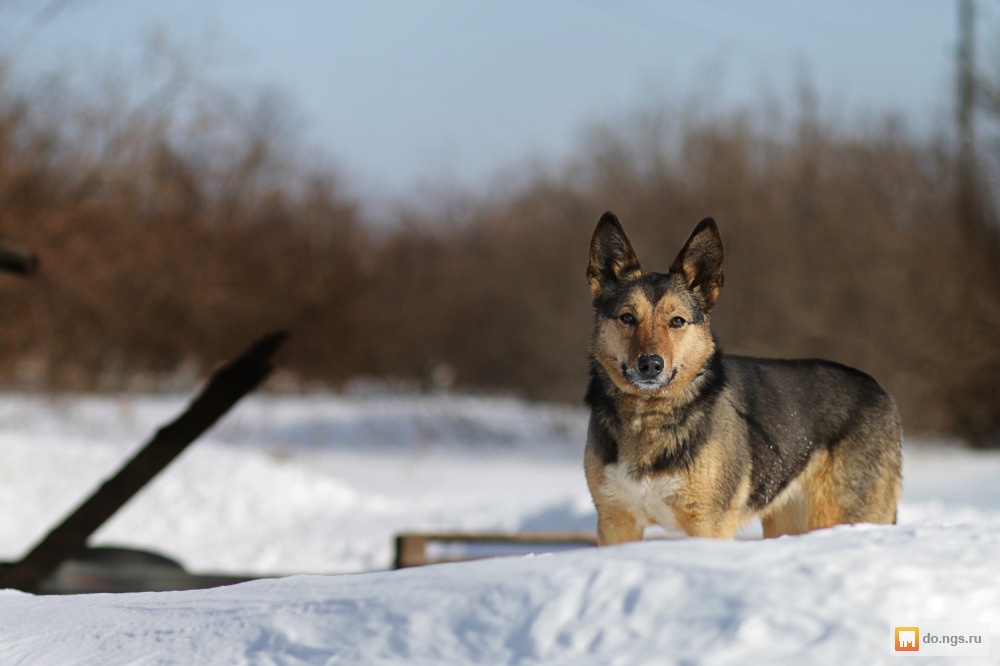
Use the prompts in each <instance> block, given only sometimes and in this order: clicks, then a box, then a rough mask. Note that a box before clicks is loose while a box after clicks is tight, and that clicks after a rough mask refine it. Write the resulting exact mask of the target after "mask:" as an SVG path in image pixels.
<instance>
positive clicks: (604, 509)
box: [597, 504, 644, 546]
mask: <svg viewBox="0 0 1000 666" xmlns="http://www.w3.org/2000/svg"><path fill="white" fill-rule="evenodd" d="M643 530H644V528H643V526H642V525H640V524H639V521H638V520H636V518H635V516H634V515H632V512H631V511H629V510H628V508H627V507H625V506H623V505H621V504H603V505H601V506H598V507H597V544H598V545H599V546H613V545H615V544H616V543H625V542H627V541H642V534H643Z"/></svg>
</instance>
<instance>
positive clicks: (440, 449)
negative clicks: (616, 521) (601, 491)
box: [0, 395, 1000, 664]
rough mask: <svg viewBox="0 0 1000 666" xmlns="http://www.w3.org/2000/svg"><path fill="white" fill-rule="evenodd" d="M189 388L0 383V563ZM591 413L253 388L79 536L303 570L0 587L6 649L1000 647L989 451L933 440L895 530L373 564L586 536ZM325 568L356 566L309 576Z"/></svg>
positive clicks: (232, 655)
mask: <svg viewBox="0 0 1000 666" xmlns="http://www.w3.org/2000/svg"><path fill="white" fill-rule="evenodd" d="M185 402H186V398H183V397H179V396H176V397H127V398H108V397H81V396H70V397H62V398H47V397H42V396H13V395H8V396H0V501H2V502H3V506H5V507H9V510H8V511H6V512H5V514H4V516H5V517H4V520H2V521H0V558H2V559H5V560H13V559H17V558H18V557H20V556H21V555H22V554H23V553H24V552H25V551H26V550H27V549H28V548H30V547H31V546H32V545H33V544H34V543H35V542H36V541H37V540H38V539H39V538H41V536H43V535H44V533H45V532H46V531H47V530H48V529H49V528H51V527H52V526H53V525H54V524H56V523H57V522H58V520H59V519H60V518H61V517H62V516H63V515H64V514H65V513H66V511H68V510H69V509H70V508H72V507H73V506H75V504H76V503H77V502H78V501H80V499H82V498H83V497H85V496H86V495H87V494H89V492H91V491H92V490H93V489H94V488H95V487H96V486H97V485H98V484H99V483H100V481H101V480H102V479H103V478H104V477H106V476H107V475H108V474H110V473H112V472H113V471H114V470H115V469H116V468H117V467H118V466H119V465H120V464H121V463H122V462H123V461H124V460H125V459H127V457H128V456H129V455H130V454H131V453H133V452H134V451H135V450H136V449H137V448H138V447H139V445H140V444H141V443H142V442H143V441H145V440H146V439H147V438H148V437H149V436H150V434H151V433H152V432H153V431H154V430H155V429H156V427H158V426H159V425H160V424H162V423H163V422H165V421H167V420H170V419H171V418H172V417H173V416H175V415H176V414H177V413H178V412H179V411H180V410H181V409H182V408H183V406H184V404H185ZM585 429H586V414H585V412H584V411H583V410H582V409H577V408H570V407H560V406H552V405H538V404H531V403H527V402H522V401H519V400H514V399H505V398H482V397H464V396H393V395H355V396H350V395H348V396H336V395H318V396H308V397H278V396H264V397H261V396H255V397H252V398H250V399H248V400H246V401H244V402H243V403H241V404H240V405H239V406H238V407H237V408H236V410H234V412H233V413H232V414H231V415H230V416H228V417H227V418H226V419H225V420H224V422H223V423H221V424H220V425H219V426H218V427H217V428H215V429H214V430H213V431H211V432H210V433H208V435H206V437H205V438H203V440H202V441H199V442H197V443H196V444H194V445H193V446H192V447H191V448H190V449H189V450H188V451H187V452H185V453H184V454H183V455H182V456H181V457H180V458H179V459H178V460H177V461H176V462H175V463H173V464H172V465H171V466H170V467H169V468H168V469H167V470H166V471H165V472H164V473H163V474H161V475H160V476H159V477H158V478H157V479H156V480H155V481H154V482H153V483H152V484H151V485H150V486H149V487H148V488H146V489H145V490H144V491H143V492H142V493H140V495H139V496H137V497H136V498H135V499H134V500H133V501H132V502H130V503H129V504H128V505H127V506H126V507H125V508H124V509H123V510H122V511H120V512H119V514H118V515H116V516H115V517H114V518H113V519H112V520H111V521H109V523H108V524H107V525H106V526H105V527H103V528H102V529H101V530H100V531H99V532H98V533H97V535H96V536H95V538H94V539H93V540H92V543H94V544H96V545H101V544H114V545H128V546H133V547H141V548H148V549H152V550H156V551H159V552H162V553H165V554H167V555H169V556H171V557H173V558H175V559H177V560H178V561H180V562H182V563H183V564H184V566H185V567H186V568H187V569H188V570H189V571H193V572H203V571H212V572H232V573H254V574H262V575H263V574H285V573H304V574H312V575H294V576H289V577H284V578H276V579H267V580H260V581H254V582H250V583H244V584H240V585H234V586H229V587H224V588H216V589H212V590H200V591H191V592H161V593H140V594H121V595H110V594H103V595H78V596H69V597H43V596H32V595H27V594H23V593H20V592H15V591H2V592H0V627H2V629H0V663H3V664H7V663H25V664H36V663H37V664H54V663H59V664H72V663H102V664H118V663H154V664H155V663H162V664H175V663H176V664H191V663H211V664H215V663H250V664H328V663H330V664H333V663H336V664H358V663H364V664H368V663H373V664H480V663H481V664H533V663H546V664H549V663H552V664H562V663H564V664H644V663H650V664H653V663H655V664H746V663H774V664H802V663H809V664H845V663H866V664H872V663H887V662H889V661H890V660H893V659H895V657H893V656H892V655H891V653H890V650H891V628H892V627H893V626H896V625H913V624H916V625H919V623H920V622H962V621H965V622H987V623H990V625H991V630H992V632H993V643H994V648H993V655H997V654H998V653H997V650H998V648H997V647H995V646H996V645H1000V642H997V641H998V632H1000V483H998V482H997V479H1000V454H998V453H986V452H972V451H967V450H963V449H960V448H957V447H949V446H944V445H941V444H929V443H921V442H918V441H907V443H906V451H905V467H904V474H905V490H904V498H903V501H902V503H901V506H900V524H899V525H897V526H891V527H875V526H865V525H862V526H844V527H838V528H835V529H832V530H823V531H820V532H816V533H813V534H809V535H805V536H800V537H785V538H781V539H777V540H769V541H757V540H747V541H736V542H719V541H712V540H701V539H683V540H667V541H664V540H650V541H646V542H644V543H641V544H632V545H627V546H621V547H615V548H609V549H582V550H574V551H569V552H560V553H557V554H537V555H528V556H515V557H504V558H496V559H490V560H481V561H477V562H469V563H462V564H445V565H436V566H431V567H424V568H420V569H409V570H404V571H398V572H391V571H379V570H381V569H387V568H388V567H389V565H390V562H391V557H392V538H393V536H394V535H395V534H396V533H397V532H401V531H420V530H433V529H436V530H448V531H454V530H483V531H486V530H489V531H497V530H501V531H516V530H521V529H531V530H549V529H565V530H592V529H593V526H594V513H593V508H592V507H591V505H590V502H589V498H588V497H587V492H586V487H585V485H584V481H583V474H582V469H581V466H582V465H581V458H582V445H583V440H584V437H585ZM755 530H756V533H758V534H759V527H757V526H751V527H750V528H749V529H748V530H747V531H746V532H745V534H750V535H752V534H754V533H755ZM356 572H371V573H356ZM334 573H351V574H352V575H315V574H334ZM997 661H998V660H997V658H996V656H993V657H991V658H987V659H977V658H969V657H965V658H960V659H957V660H956V662H957V663H961V664H976V663H997ZM930 663H935V661H934V659H931V661H930ZM937 663H946V662H937Z"/></svg>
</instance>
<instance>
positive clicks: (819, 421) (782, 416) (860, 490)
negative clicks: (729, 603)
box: [722, 356, 902, 536]
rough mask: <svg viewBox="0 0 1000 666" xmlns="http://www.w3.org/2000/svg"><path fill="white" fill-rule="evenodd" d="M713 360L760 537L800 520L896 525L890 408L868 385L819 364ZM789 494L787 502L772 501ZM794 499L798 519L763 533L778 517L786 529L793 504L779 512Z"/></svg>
mask: <svg viewBox="0 0 1000 666" xmlns="http://www.w3.org/2000/svg"><path fill="white" fill-rule="evenodd" d="M722 362H723V368H724V372H725V378H726V387H727V388H726V394H727V396H728V398H729V400H730V401H731V413H730V414H728V415H726V417H725V418H727V419H731V418H733V417H734V416H735V418H737V419H739V420H740V421H742V424H741V425H738V426H736V427H740V428H742V429H744V430H745V433H746V437H747V443H748V446H749V449H750V452H751V457H752V466H751V472H750V483H751V489H750V495H749V498H748V503H749V505H750V506H751V507H752V508H753V509H754V510H755V511H759V512H762V513H763V515H764V517H763V522H764V523H765V525H764V530H765V535H768V536H770V535H771V534H769V533H770V532H774V533H789V532H790V531H791V532H794V533H798V532H804V531H806V529H807V526H808V524H809V523H812V524H813V525H819V524H823V525H835V524H841V523H857V522H875V523H891V522H895V511H896V498H897V497H898V495H899V492H900V485H901V481H900V476H899V470H900V467H901V465H902V453H901V448H900V444H901V441H902V428H901V425H900V420H899V414H898V412H897V410H896V405H895V402H894V401H893V399H892V397H891V396H890V395H889V394H888V393H887V392H886V391H885V390H884V389H883V388H882V387H881V386H879V385H878V383H877V382H876V381H875V380H874V379H872V378H871V377H870V376H869V375H867V374H865V373H863V372H861V371H859V370H855V369H854V368H850V367H847V366H845V365H841V364H839V363H834V362H833V361H825V360H820V359H798V360H779V359H760V358H749V357H741V356H725V357H723V361H722ZM730 425H731V426H732V425H734V424H730ZM788 489H791V492H790V493H789V494H790V495H792V496H790V497H785V498H782V497H780V495H781V493H782V492H783V491H787V490H788ZM776 500H778V501H776ZM782 500H783V501H782ZM796 501H797V502H802V501H804V502H805V504H806V507H805V508H806V515H805V518H806V520H805V521H803V520H802V516H801V515H800V516H799V517H798V518H797V519H795V521H794V522H795V524H794V525H784V527H785V529H778V526H777V525H775V526H774V529H769V526H768V522H772V523H773V522H776V521H777V518H778V517H779V516H782V515H785V516H786V519H785V522H786V523H787V522H788V520H789V517H788V516H789V514H791V513H792V512H793V511H798V512H799V513H800V514H801V510H802V507H801V506H799V507H797V508H794V509H789V510H788V511H786V512H784V514H782V512H781V510H782V509H783V508H784V507H785V506H788V505H789V504H790V503H794V502H796ZM769 505H770V506H771V510H770V511H768V510H767V509H768V508H769ZM810 514H811V515H812V519H811V520H810V519H809V515H810ZM768 516H774V517H775V520H771V521H768ZM789 527H794V529H791V530H790V529H788V528H789Z"/></svg>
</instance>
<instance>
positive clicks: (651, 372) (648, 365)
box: [636, 354, 663, 379]
mask: <svg viewBox="0 0 1000 666" xmlns="http://www.w3.org/2000/svg"><path fill="white" fill-rule="evenodd" d="M636 367H637V368H638V370H639V374H640V375H641V376H642V378H643V379H653V378H654V377H656V376H657V375H658V374H660V373H661V372H663V357H662V356H657V355H656V354H643V355H642V356H640V357H639V362H638V363H637V364H636Z"/></svg>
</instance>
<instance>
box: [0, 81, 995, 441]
mask: <svg viewBox="0 0 1000 666" xmlns="http://www.w3.org/2000/svg"><path fill="white" fill-rule="evenodd" d="M0 83H2V82H0ZM704 101H705V100H701V102H704ZM669 106H670V105H662V106H660V107H656V108H647V109H641V110H637V111H635V112H634V113H632V114H630V115H628V116H626V117H622V118H620V119H619V121H618V122H614V123H609V124H606V125H603V126H600V127H595V128H592V129H591V130H590V131H588V132H586V133H583V134H582V135H581V142H580V148H579V150H578V152H577V154H576V156H575V157H573V158H571V159H567V160H565V161H564V162H562V163H560V164H556V165H549V166H525V167H524V169H523V170H522V171H521V172H520V173H517V174H516V175H515V176H513V177H511V178H509V179H508V180H507V181H505V182H503V183H498V184H497V185H496V186H495V187H492V188H490V189H489V191H485V192H481V193H480V192H465V193H462V194H460V195H440V196H437V197H436V198H435V197H431V198H430V200H428V198H427V197H424V198H423V199H422V200H421V201H420V202H419V205H412V206H408V205H401V206H399V207H397V208H396V209H394V210H395V213H393V215H392V216H391V217H392V218H393V219H392V220H390V221H389V222H385V221H383V222H381V223H379V224H372V223H370V222H369V221H367V216H366V209H365V207H364V205H363V202H359V201H357V200H355V199H353V198H352V197H351V196H350V195H349V194H347V193H346V192H345V189H346V188H345V187H344V186H343V184H342V182H343V181H342V179H341V177H340V174H338V172H337V170H336V169H334V168H332V167H330V166H324V165H323V163H322V161H321V160H316V159H314V156H312V155H310V154H309V153H308V151H306V150H304V149H303V146H302V142H301V141H299V140H297V139H296V138H295V137H294V136H293V135H292V133H289V132H286V131H284V130H283V128H284V125H283V122H284V121H283V120H282V118H283V114H282V112H281V111H280V108H277V107H280V105H276V104H275V103H274V101H273V99H272V98H269V97H267V96H262V97H259V98H257V99H255V100H251V101H249V102H248V101H247V100H246V99H245V98H240V97H227V96H225V95H222V96H217V95H206V96H205V98H204V99H199V98H196V99H195V100H194V102H190V101H189V102H188V103H186V104H184V105H176V104H172V103H171V102H170V100H169V99H167V100H164V99H159V98H156V97H155V96H154V97H153V98H151V99H146V100H142V101H141V102H140V103H131V102H128V101H127V100H123V99H119V98H117V97H116V95H115V94H112V93H106V92H104V93H101V94H98V95H89V96H88V95H74V94H72V93H70V92H68V90H67V89H64V88H60V87H58V86H55V87H53V88H39V89H35V90H33V91H18V90H15V89H13V88H12V87H11V86H0V239H4V240H6V241H16V243H18V244H20V245H23V246H26V247H30V248H32V249H33V250H35V251H36V252H37V253H38V254H39V255H40V258H41V262H42V270H41V273H40V274H39V276H37V277H36V278H34V279H32V280H19V279H17V278H13V277H0V350H2V353H0V382H2V383H3V385H5V386H7V387H9V388H10V387H14V388H39V389H41V388H45V389H60V390H62V389H67V390H109V389H111V390H121V389H129V388H136V387H142V386H148V385H151V384H152V385H155V384H156V382H157V381H166V380H174V381H176V379H177V378H178V377H180V378H181V379H183V380H186V381H193V380H194V379H195V378H196V377H198V376H199V375H200V374H201V373H203V372H205V371H207V370H208V369H210V367H211V366H212V365H213V364H214V363H216V362H218V361H219V360H221V359H224V358H227V357H229V356H231V355H232V354H233V353H234V352H235V351H237V350H239V349H241V348H242V347H243V346H244V345H246V344H247V343H249V342H250V341H251V340H252V339H254V338H255V337H256V336H258V335H259V334H261V333H264V332H266V331H268V330H271V329H274V328H278V327H284V328H287V329H289V330H290V331H291V332H292V334H293V341H292V343H291V345H290V346H289V348H288V351H287V354H286V357H285V358H284V367H285V368H286V369H287V371H288V375H286V376H290V377H294V378H296V379H297V380H298V381H302V382H313V381H315V382H318V383H321V384H322V385H326V386H330V387H337V386H339V385H342V384H343V383H344V382H346V381H349V380H351V379H353V378H357V377H384V378H394V379H402V380H410V381H414V382H423V383H427V384H430V383H432V382H438V383H445V384H447V383H450V382H451V381H452V380H454V382H455V385H456V386H457V387H459V388H463V389H466V388H467V389H486V390H504V391H515V392H518V393H520V394H523V395H526V396H529V397H533V398H544V399H558V400H569V401H577V400H579V399H580V398H581V396H582V393H583V389H584V385H585V379H586V366H587V352H586V346H587V339H588V336H589V332H590V326H591V312H590V303H589V298H590V296H589V291H588V289H587V287H586V282H585V279H584V269H585V266H586V261H587V250H588V244H589V240H590V235H591V233H592V230H593V227H594V225H595V224H596V221H597V219H598V217H599V216H600V215H601V213H602V212H603V211H604V210H606V209H611V210H614V211H615V212H616V213H617V214H618V215H619V217H620V218H621V220H622V222H623V224H624V226H625V228H626V230H627V231H628V233H629V235H630V237H631V238H632V240H633V243H634V244H635V247H636V249H637V252H638V254H639V258H640V260H641V261H642V262H643V264H644V266H645V267H646V268H647V269H652V270H666V269H667V267H668V266H669V264H670V262H671V260H672V259H673V257H674V255H675V254H676V252H677V251H678V250H679V248H680V247H681V245H682V244H683V242H684V240H685V239H686V238H687V236H688V234H689V233H690V231H691V229H692V228H693V227H694V225H695V224H696V223H697V222H698V220H699V219H701V218H702V217H705V216H708V215H711V216H714V217H715V218H716V220H717V221H718V223H719V225H720V228H721V231H722V236H723V241H724V244H725V250H726V286H725V289H724V290H723V293H722V296H721V298H720V300H719V303H718V307H717V310H716V314H715V318H714V321H715V326H716V330H717V332H718V334H719V337H720V341H721V343H722V345H723V347H724V348H725V349H727V350H728V351H731V352H738V353H747V354H755V355H768V356H823V357H828V358H832V359H836V360H839V361H842V362H845V363H848V364H850V365H855V366H858V367H861V368H863V369H865V370H866V371H868V372H870V373H871V374H873V375H874V376H875V377H876V378H877V379H878V380H879V381H880V382H881V383H882V384H883V385H884V386H886V387H887V388H888V389H889V390H890V391H891V392H892V393H893V394H894V395H895V396H896V399H897V401H898V403H899V404H900V407H901V409H902V412H903V417H904V425H905V427H906V428H907V430H908V431H910V432H918V431H923V432H943V433H956V434H960V435H963V436H966V437H970V438H972V439H973V440H974V441H976V442H978V443H980V444H987V443H990V442H992V443H996V442H997V441H998V440H1000V268H998V266H1000V255H998V253H997V246H996V243H995V241H996V237H995V235H994V234H993V233H992V232H991V231H990V230H991V229H994V228H995V227H993V226H991V225H992V224H993V222H992V218H991V217H990V215H989V214H988V213H989V207H988V206H986V205H985V204H984V205H983V207H982V210H983V211H984V214H983V215H982V216H981V219H980V220H979V221H978V222H976V223H974V224H970V223H968V221H963V220H960V219H959V218H958V214H957V213H956V211H957V210H958V208H959V207H958V206H956V201H955V198H956V194H955V193H956V190H957V184H956V179H957V169H956V167H955V158H954V154H953V151H952V150H951V149H950V147H949V145H948V144H947V142H945V141H943V140H937V141H935V140H927V139H917V138H914V136H912V135H911V134H910V133H908V132H907V131H906V129H905V128H904V127H903V126H902V124H900V123H898V122H895V121H893V120H892V119H891V118H886V119H874V120H869V121H866V122H858V123H854V124H848V123H844V122H834V121H831V120H829V119H826V118H824V116H823V114H822V112H821V111H820V108H821V104H820V103H819V102H818V101H817V100H815V99H814V98H812V97H811V96H810V95H809V94H808V93H806V94H803V95H802V97H801V99H800V100H799V102H798V103H797V104H793V105H791V108H783V107H782V106H781V105H778V104H776V103H771V104H764V105H762V107H761V108H760V109H756V110H749V111H746V110H745V111H711V112H706V111H705V109H710V108H711V107H710V105H709V104H707V103H700V102H699V101H697V100H696V101H690V102H689V103H687V104H679V105H676V106H674V107H672V108H667V107H669ZM983 220H986V222H983ZM161 385H165V384H161Z"/></svg>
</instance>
